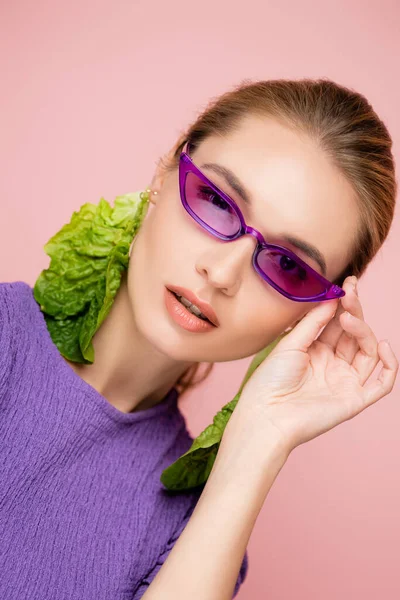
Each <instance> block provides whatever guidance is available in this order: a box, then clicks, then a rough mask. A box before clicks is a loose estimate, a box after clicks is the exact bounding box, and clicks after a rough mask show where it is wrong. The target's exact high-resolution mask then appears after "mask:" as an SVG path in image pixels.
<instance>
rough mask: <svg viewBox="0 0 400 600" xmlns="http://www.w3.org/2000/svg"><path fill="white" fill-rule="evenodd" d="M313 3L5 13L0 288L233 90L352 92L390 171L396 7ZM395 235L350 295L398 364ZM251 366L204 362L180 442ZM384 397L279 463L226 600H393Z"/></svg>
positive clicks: (395, 497)
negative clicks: (311, 85)
mask: <svg viewBox="0 0 400 600" xmlns="http://www.w3.org/2000/svg"><path fill="white" fill-rule="evenodd" d="M323 4H324V5H325V6H321V3H319V2H310V1H309V0H307V1H304V0H303V1H302V2H301V3H299V2H295V1H289V2H287V1H286V2H285V1H283V0H281V1H279V2H275V3H271V2H270V3H267V2H264V1H261V0H260V1H255V0H247V1H246V2H245V3H244V4H242V3H234V2H227V1H220V2H215V1H214V0H213V1H210V0H203V1H202V2H201V3H190V2H186V3H184V2H177V1H176V0H169V1H168V2H162V1H161V0H159V2H157V3H154V2H153V3H152V2H139V1H136V2H135V1H131V2H128V1H122V0H114V1H113V2H111V1H109V2H105V1H103V0H102V1H99V0H97V1H96V2H95V1H94V0H93V1H89V0H79V2H77V1H76V0H70V1H69V2H65V3H60V2H52V1H50V0H49V1H46V2H45V1H43V0H38V1H36V2H28V1H26V0H25V1H21V0H13V1H12V2H11V1H8V2H6V1H3V2H2V3H1V7H0V65H1V75H2V81H1V100H0V102H1V110H0V131H1V134H0V165H1V173H2V176H1V180H0V186H1V188H2V189H1V206H2V219H1V223H0V252H1V257H2V258H1V261H0V280H1V281H16V280H24V281H26V282H28V283H30V284H31V285H33V283H34V281H35V279H36V277H37V275H38V274H39V272H40V271H41V270H42V269H43V268H46V267H47V266H48V257H47V256H46V255H45V254H44V252H43V249H42V247H43V245H44V243H45V242H46V241H47V240H48V238H49V237H50V236H51V235H52V234H53V233H55V231H57V230H58V229H59V228H60V227H61V226H62V225H63V224H64V223H66V222H67V221H69V218H70V216H71V214H72V212H73V211H74V210H77V209H78V208H79V207H80V206H81V204H83V203H84V202H98V200H99V199H100V197H101V196H104V197H105V198H106V199H107V200H108V201H113V200H114V198H115V196H117V195H119V194H124V193H127V192H129V191H135V190H137V189H140V188H142V187H144V186H146V185H147V184H148V182H149V180H150V177H151V174H152V172H153V169H154V167H155V163H156V160H157V159H158V157H159V155H160V154H161V153H162V152H163V151H165V150H166V149H168V148H169V147H170V145H172V143H173V141H174V140H175V138H176V137H177V135H178V134H179V132H180V130H181V129H182V128H183V127H184V126H185V125H186V124H187V123H188V121H189V120H191V119H193V118H194V117H195V116H196V114H197V112H198V111H199V110H201V109H202V107H203V106H204V104H205V103H206V102H207V101H208V99H209V98H211V97H212V96H215V95H217V94H219V93H221V92H223V91H225V90H226V89H227V88H228V87H230V86H231V85H233V84H237V83H239V82H240V81H242V80H243V79H245V78H251V79H268V78H277V77H286V78H289V77H292V78H298V77H304V76H308V77H320V76H326V77H330V78H332V79H334V80H336V81H337V82H338V83H342V84H345V85H348V86H350V87H353V88H354V89H356V90H358V91H360V92H362V93H363V94H365V95H366V96H367V98H368V99H369V100H370V101H371V102H372V104H373V106H374V108H375V109H376V110H377V112H378V114H379V115H380V116H381V117H382V118H383V119H384V121H385V122H386V124H387V126H388V127H389V130H390V132H391V134H392V137H393V140H394V152H395V154H396V157H397V161H398V159H399V140H400V118H399V106H400V86H399V70H398V58H399V51H400V43H399V34H398V32H399V24H400V23H399V21H400V5H399V4H398V2H397V0H392V1H388V0H379V2H378V1H376V0H369V2H368V3H365V2H361V1H359V0H358V1H356V0H352V2H348V1H346V0H337V1H336V2H331V3H329V4H328V3H323ZM397 214H398V213H397ZM399 234H400V230H399V219H398V217H397V216H396V217H395V224H394V226H393V228H392V232H391V234H390V237H389V239H388V241H387V242H386V244H385V246H384V248H383V249H382V250H381V252H380V253H379V255H378V256H377V257H376V259H375V260H374V262H373V263H372V264H371V266H370V268H369V272H368V273H367V274H366V275H365V277H364V279H363V280H362V281H361V282H360V286H359V288H360V297H361V300H362V303H363V307H364V313H365V318H366V320H367V322H368V323H369V324H370V325H371V326H372V327H373V329H374V331H375V332H376V335H377V337H378V339H383V338H385V337H388V338H389V340H390V341H391V343H392V347H393V349H394V351H395V352H396V354H397V356H400V342H399V338H400V323H399V318H398V301H399V300H398V299H399V293H400V286H399V280H395V279H394V278H393V277H392V275H393V274H398V273H399V258H400V243H399ZM249 362H250V359H243V360H240V361H236V362H231V363H223V364H220V365H216V366H215V371H214V372H213V374H212V375H210V377H209V379H208V380H207V382H206V383H205V384H204V385H201V386H200V387H199V388H198V389H196V390H194V391H192V392H191V394H190V396H189V395H188V396H187V399H186V400H185V401H183V402H182V410H183V412H184V413H185V415H186V417H187V419H188V425H189V429H190V430H191V432H192V434H193V435H197V434H198V433H199V432H200V431H201V430H202V429H203V428H204V427H205V426H206V425H207V424H208V423H209V422H210V421H211V419H212V416H213V415H214V413H215V412H216V411H217V410H218V409H219V408H220V407H221V406H222V404H225V403H226V402H227V401H228V400H230V399H231V398H232V397H233V395H234V394H235V393H236V391H237V388H238V386H239V384H240V382H241V379H242V376H243V374H244V372H245V370H246V368H247V365H248V364H249ZM398 379H399V378H398ZM399 389H400V388H399V383H397V384H396V387H395V389H394V390H393V392H392V393H391V394H390V395H389V396H386V397H385V398H384V399H382V400H381V401H380V402H378V403H377V404H375V405H373V406H371V407H370V408H369V409H367V410H366V411H364V412H363V413H362V414H361V415H359V416H358V417H356V418H355V419H354V420H351V421H348V422H346V423H344V424H342V425H341V426H339V427H336V428H335V429H334V430H332V431H330V432H328V433H327V434H325V435H323V436H320V437H319V438H317V439H315V440H313V441H312V442H310V443H308V444H306V445H304V446H300V447H299V448H297V449H296V451H294V453H293V454H292V455H291V457H290V458H289V461H288V462H287V464H286V465H285V467H284V468H283V470H282V471H281V473H280V474H279V476H278V478H277V480H276V482H275V484H274V486H273V488H272V490H271V492H270V494H269V496H268V499H267V501H266V503H265V504H264V507H263V509H262V511H261V513H260V516H259V518H258V520H257V523H256V526H255V529H254V531H253V535H252V537H251V540H250V543H249V561H250V570H249V574H248V578H247V580H246V583H245V584H244V585H243V587H242V590H241V592H240V594H239V598H240V600H247V599H252V600H254V599H259V598H260V599H261V598H268V600H284V599H285V600H286V599H289V598H290V599H291V598H296V599H297V600H303V599H304V600H310V599H320V598H323V599H324V600H337V599H338V598H343V599H344V598H346V599H347V598H349V599H350V598H351V599H354V598H356V599H361V598H362V599H363V600H376V598H385V600H395V599H397V598H399V597H400V579H399V566H400V557H399V546H400V517H399V507H400V484H399V458H400V443H399V433H398V428H399V422H400V407H399Z"/></svg>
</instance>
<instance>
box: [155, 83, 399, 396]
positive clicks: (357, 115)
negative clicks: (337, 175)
mask: <svg viewBox="0 0 400 600" xmlns="http://www.w3.org/2000/svg"><path fill="white" fill-rule="evenodd" d="M250 114H252V115H255V116H261V117H263V116H269V117H274V118H276V119H279V120H280V121H281V122H282V123H283V124H285V125H286V126H289V127H291V128H293V129H295V130H297V131H300V132H302V133H305V134H306V135H308V136H309V137H310V138H311V139H313V140H314V141H315V142H316V143H317V144H318V145H319V147H320V148H321V149H322V150H323V151H324V152H326V153H327V154H328V156H329V157H330V159H331V160H332V162H333V163H334V164H335V165H336V166H337V167H338V168H339V170H340V171H341V172H342V174H343V175H344V176H345V177H346V179H347V180H348V181H349V182H350V183H351V184H352V186H353V188H354V190H355V192H356V196H357V200H358V205H359V211H360V222H359V228H358V231H356V232H355V235H354V241H353V244H352V248H351V252H350V255H349V262H348V264H347V265H346V267H345V269H344V270H343V271H342V273H340V275H339V276H338V277H337V278H336V279H335V281H333V283H335V284H336V285H340V286H341V285H342V284H343V281H344V279H346V277H347V276H348V275H353V274H354V275H355V276H356V277H357V278H359V277H360V276H361V275H362V274H363V273H364V271H365V270H366V268H367V266H368V264H369V263H370V262H371V261H372V259H373V258H374V256H375V254H376V253H377V252H378V250H379V249H380V247H381V246H382V244H383V242H384V240H385V239H386V237H387V235H388V233H389V229H390V226H391V223H392V220H393V216H394V208H395V199H396V194H397V182H396V179H395V164H394V158H393V155H392V151H391V150H392V139H391V136H390V134H389V132H388V130H387V128H386V126H385V124H384V123H383V121H382V120H381V119H380V118H379V117H378V115H377V114H376V113H375V111H374V110H373V108H372V106H371V105H370V104H369V102H368V101H367V99H366V98H365V97H364V96H363V95H361V94H359V93H358V92H355V91H353V90H351V89H349V88H347V87H344V86H341V85H339V84H337V83H335V82H333V81H331V80H329V79H326V78H321V79H317V80H315V79H300V80H285V79H277V80H267V81H256V82H251V81H249V80H245V81H244V82H243V83H241V84H239V85H237V86H234V88H233V89H232V90H230V91H227V92H225V93H224V94H222V95H221V96H219V97H217V98H214V99H212V100H211V101H210V102H209V103H208V104H207V105H206V108H205V110H204V111H203V112H202V113H201V114H200V115H199V117H198V118H197V119H196V121H195V122H194V123H192V125H190V126H189V127H188V128H187V129H186V131H185V132H184V133H183V134H182V135H181V136H180V138H179V140H178V141H177V143H176V144H175V146H174V148H173V150H172V155H171V159H170V160H168V161H165V160H164V159H162V158H161V159H160V162H161V163H162V165H163V167H164V169H165V170H166V171H174V170H175V169H177V168H178V164H179V156H180V153H181V151H182V148H183V146H184V145H185V143H186V142H187V141H189V142H190V143H191V144H192V151H194V150H195V149H196V148H197V147H198V146H199V145H200V144H201V142H202V141H203V140H204V139H206V138H207V137H209V136H211V135H226V134H229V132H231V131H233V130H234V128H235V127H236V126H238V124H239V122H240V120H241V119H242V118H243V117H246V116H248V115H250ZM213 364H214V363H209V368H208V371H207V372H206V373H205V376H203V377H202V378H201V379H200V380H198V381H196V382H193V378H194V375H195V374H196V372H197V370H198V367H199V365H200V363H196V364H195V365H193V366H192V367H190V368H189V369H188V370H187V371H186V372H185V373H184V374H183V375H182V377H180V379H179V380H178V382H177V384H176V387H177V389H178V390H179V391H180V393H181V394H182V393H183V392H184V391H186V390H187V389H189V388H190V387H194V386H196V385H198V384H199V383H200V382H201V381H203V380H204V379H205V377H206V376H207V375H208V374H209V372H210V371H211V368H212V366H213Z"/></svg>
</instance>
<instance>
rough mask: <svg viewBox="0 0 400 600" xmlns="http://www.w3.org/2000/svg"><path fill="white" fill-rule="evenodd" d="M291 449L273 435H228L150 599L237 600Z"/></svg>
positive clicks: (152, 587)
mask: <svg viewBox="0 0 400 600" xmlns="http://www.w3.org/2000/svg"><path fill="white" fill-rule="evenodd" d="M288 454H289V452H288V451H287V450H286V447H283V446H282V445H281V444H278V443H276V442H274V441H273V440H272V439H271V441H270V442H268V440H267V439H266V440H263V444H262V448H261V447H260V448H255V447H254V444H251V443H250V444H249V442H248V440H247V443H246V445H244V444H235V445H234V447H233V446H232V444H229V443H228V442H226V440H225V445H224V438H223V439H222V442H221V445H220V448H219V451H218V454H217V458H216V460H215V463H214V466H213V469H212V471H211V473H210V476H209V478H208V480H207V483H206V485H205V487H204V489H203V492H202V494H201V496H200V498H199V500H198V502H197V505H196V507H195V509H194V511H193V514H192V516H191V518H190V520H189V522H188V524H187V525H186V527H185V529H184V530H183V532H182V533H181V535H180V537H179V538H178V540H177V541H176V543H175V545H174V547H173V548H172V550H171V552H170V554H169V556H168V558H167V559H166V561H165V563H164V564H163V566H162V567H161V569H160V571H159V572H158V573H157V575H156V577H155V578H154V580H153V581H152V583H151V584H150V586H149V588H148V590H147V591H146V592H145V594H144V595H143V599H144V600H181V599H182V600H187V599H188V598H190V599H191V600H232V597H233V592H234V588H235V584H236V581H237V578H238V575H239V570H240V567H241V564H242V560H243V557H244V554H245V551H246V547H247V544H248V541H249V538H250V535H251V532H252V530H253V527H254V524H255V522H256V519H257V516H258V514H259V512H260V510H261V507H262V506H263V503H264V501H265V499H266V497H267V494H268V492H269V490H270V489H271V486H272V484H273V483H274V481H275V479H276V477H277V475H278V473H279V471H280V470H281V468H282V467H283V465H284V464H285V462H286V460H287V457H288Z"/></svg>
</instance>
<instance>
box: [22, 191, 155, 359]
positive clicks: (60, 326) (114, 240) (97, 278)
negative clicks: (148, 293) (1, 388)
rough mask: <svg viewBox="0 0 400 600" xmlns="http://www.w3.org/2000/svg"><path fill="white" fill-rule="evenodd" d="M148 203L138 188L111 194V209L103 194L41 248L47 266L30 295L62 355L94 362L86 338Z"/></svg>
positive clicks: (105, 305)
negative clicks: (48, 257) (123, 192)
mask: <svg viewBox="0 0 400 600" xmlns="http://www.w3.org/2000/svg"><path fill="white" fill-rule="evenodd" d="M148 207H149V204H148V194H147V192H140V191H139V192H133V193H130V194H126V195H124V196H117V198H116V199H115V201H114V207H111V206H110V205H109V204H108V202H107V201H106V200H105V199H104V198H101V199H100V202H99V203H98V204H97V205H95V204H91V203H86V204H84V205H82V206H81V208H80V210H79V212H74V213H73V215H72V217H71V221H70V222H69V223H67V224H66V225H64V226H63V227H62V228H61V229H60V231H58V232H57V233H56V234H55V235H54V236H53V237H52V238H50V240H49V241H48V242H47V244H46V245H45V246H44V250H45V252H46V254H48V255H49V256H50V258H51V261H50V266H49V268H48V269H45V270H44V271H42V272H41V274H40V275H39V277H38V279H37V280H36V283H35V285H34V288H33V294H34V297H35V300H36V301H37V302H38V304H39V305H40V309H41V311H42V312H43V314H44V318H45V320H46V324H47V328H48V330H49V333H50V336H51V338H52V340H53V342H54V343H55V344H56V346H57V347H58V349H59V351H60V353H61V354H62V355H63V356H64V357H65V358H67V359H69V360H71V361H73V362H80V363H85V364H91V363H93V362H94V348H93V344H92V338H93V336H94V334H95V333H96V331H97V330H98V328H99V327H100V325H101V323H102V322H103V321H104V319H105V318H106V316H107V315H108V313H109V311H110V308H111V306H112V303H113V301H114V298H115V295H116V293H117V291H118V288H119V286H120V283H121V276H122V273H123V271H124V270H126V269H127V268H128V263H129V249H130V246H131V243H132V240H133V238H134V237H135V235H136V233H137V231H138V230H139V228H140V225H141V224H142V222H143V219H144V217H145V216H146V213H147V210H148Z"/></svg>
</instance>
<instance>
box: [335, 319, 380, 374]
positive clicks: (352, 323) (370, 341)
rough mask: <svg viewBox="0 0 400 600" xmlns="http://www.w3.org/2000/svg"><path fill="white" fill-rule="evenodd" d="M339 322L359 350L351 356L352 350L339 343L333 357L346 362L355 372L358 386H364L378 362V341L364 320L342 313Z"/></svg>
mask: <svg viewBox="0 0 400 600" xmlns="http://www.w3.org/2000/svg"><path fill="white" fill-rule="evenodd" d="M340 320H341V323H342V326H343V329H344V330H345V331H346V332H349V333H350V334H351V335H352V338H353V340H354V341H355V343H356V344H357V348H358V347H359V349H358V351H357V352H356V353H355V354H354V355H353V351H352V349H350V348H349V346H346V345H345V344H341V343H340V341H339V343H338V345H337V347H336V352H335V355H336V356H337V357H338V358H341V359H342V360H345V361H346V362H348V363H349V364H350V365H351V366H352V367H353V368H354V369H355V370H356V371H357V373H358V374H359V377H360V385H364V383H365V382H366V380H367V379H368V377H369V376H370V375H371V373H372V372H373V370H374V369H375V367H376V365H377V364H378V362H379V353H378V341H377V339H376V336H375V334H374V332H373V331H372V329H371V327H370V326H369V325H368V324H367V323H366V322H365V321H364V320H362V319H357V317H354V316H353V315H350V313H348V312H345V313H343V314H342V316H341V319H340ZM341 339H342V338H341ZM341 349H343V352H342V351H341Z"/></svg>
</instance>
